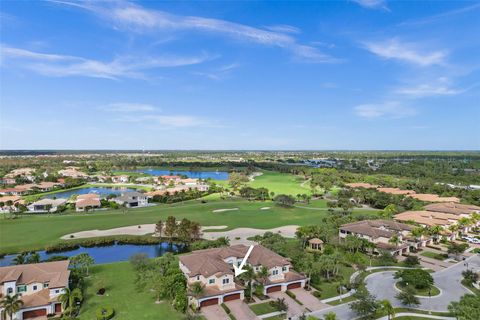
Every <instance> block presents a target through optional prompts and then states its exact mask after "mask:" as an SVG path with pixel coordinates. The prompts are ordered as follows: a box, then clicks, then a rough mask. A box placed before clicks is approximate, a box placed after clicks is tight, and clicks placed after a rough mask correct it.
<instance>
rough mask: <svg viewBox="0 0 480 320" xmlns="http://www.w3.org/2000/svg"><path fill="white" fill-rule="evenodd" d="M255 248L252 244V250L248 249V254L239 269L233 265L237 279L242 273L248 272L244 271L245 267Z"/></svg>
mask: <svg viewBox="0 0 480 320" xmlns="http://www.w3.org/2000/svg"><path fill="white" fill-rule="evenodd" d="M253 247H254V245H253V244H252V245H251V246H250V248H248V251H247V254H246V255H245V257H244V258H243V260H242V262H241V263H240V266H239V267H237V266H236V265H233V269H234V270H235V277H238V276H239V275H241V274H242V273H244V272H247V270H243V267H244V266H245V263H246V262H247V259H248V256H249V255H250V253H252V250H253Z"/></svg>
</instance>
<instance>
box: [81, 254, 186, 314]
mask: <svg viewBox="0 0 480 320" xmlns="http://www.w3.org/2000/svg"><path fill="white" fill-rule="evenodd" d="M99 283H103V285H104V286H105V288H106V289H107V291H106V293H105V295H103V296H98V295H97V294H96V292H97V291H98V289H99V288H100V285H99ZM134 283H135V273H134V271H133V269H132V267H131V265H130V263H129V262H118V263H111V264H103V265H97V266H94V267H93V268H92V270H91V275H90V277H88V278H87V281H86V284H87V289H86V291H85V293H84V299H85V300H84V303H83V305H82V308H81V309H80V315H79V319H81V320H91V319H95V310H96V309H97V308H99V307H101V306H111V307H113V309H114V310H115V317H114V319H115V320H136V319H169V320H177V319H183V315H181V314H180V313H178V312H177V311H175V310H174V309H173V308H172V307H171V306H170V304H169V303H168V302H162V303H160V304H156V303H155V298H154V297H153V296H152V294H150V293H148V292H138V291H136V289H135V286H134Z"/></svg>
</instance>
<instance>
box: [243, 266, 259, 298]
mask: <svg viewBox="0 0 480 320" xmlns="http://www.w3.org/2000/svg"><path fill="white" fill-rule="evenodd" d="M244 268H245V270H247V271H246V272H244V273H242V275H241V277H242V279H243V281H244V282H245V284H247V286H248V287H249V289H250V290H249V291H250V300H252V298H253V280H255V278H256V274H255V271H253V268H252V267H251V266H249V265H246V266H245V267H244Z"/></svg>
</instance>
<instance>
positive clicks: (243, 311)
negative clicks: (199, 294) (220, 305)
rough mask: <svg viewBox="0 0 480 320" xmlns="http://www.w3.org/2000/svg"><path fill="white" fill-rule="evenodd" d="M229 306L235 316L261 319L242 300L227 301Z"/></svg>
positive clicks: (250, 319) (245, 319) (253, 319)
mask: <svg viewBox="0 0 480 320" xmlns="http://www.w3.org/2000/svg"><path fill="white" fill-rule="evenodd" d="M225 304H226V305H227V307H228V308H229V309H230V311H231V313H232V314H233V315H234V316H235V318H236V319H242V320H243V319H244V320H257V319H260V318H259V317H257V316H256V315H255V313H253V311H252V310H251V309H250V308H249V307H248V305H247V304H246V303H245V302H243V301H242V300H233V301H228V302H225Z"/></svg>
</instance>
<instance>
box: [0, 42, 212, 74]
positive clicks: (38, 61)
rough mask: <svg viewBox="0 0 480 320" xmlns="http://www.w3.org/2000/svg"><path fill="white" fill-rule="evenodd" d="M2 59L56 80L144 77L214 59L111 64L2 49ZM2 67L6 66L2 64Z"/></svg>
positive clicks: (166, 58)
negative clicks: (146, 73) (151, 72)
mask: <svg viewBox="0 0 480 320" xmlns="http://www.w3.org/2000/svg"><path fill="white" fill-rule="evenodd" d="M0 51H1V53H2V60H6V59H15V60H20V61H22V63H21V64H19V66H20V67H23V68H27V69H30V70H33V71H35V72H37V73H40V74H42V75H46V76H53V77H66V76H84V77H93V78H105V79H118V78H123V77H127V78H144V75H143V73H142V71H143V70H147V69H153V68H165V67H180V66H188V65H194V64H199V63H202V62H204V61H207V60H209V59H211V57H209V56H208V55H207V54H205V53H203V54H201V55H199V56H197V57H179V56H147V57H144V56H142V57H133V56H123V57H117V58H115V59H114V60H112V61H110V62H102V61H98V60H92V59H86V58H82V57H77V56H70V55H59V54H50V53H39V52H33V51H29V50H25V49H19V48H13V47H8V46H2V47H1V48H0ZM2 65H4V63H3V61H2Z"/></svg>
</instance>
